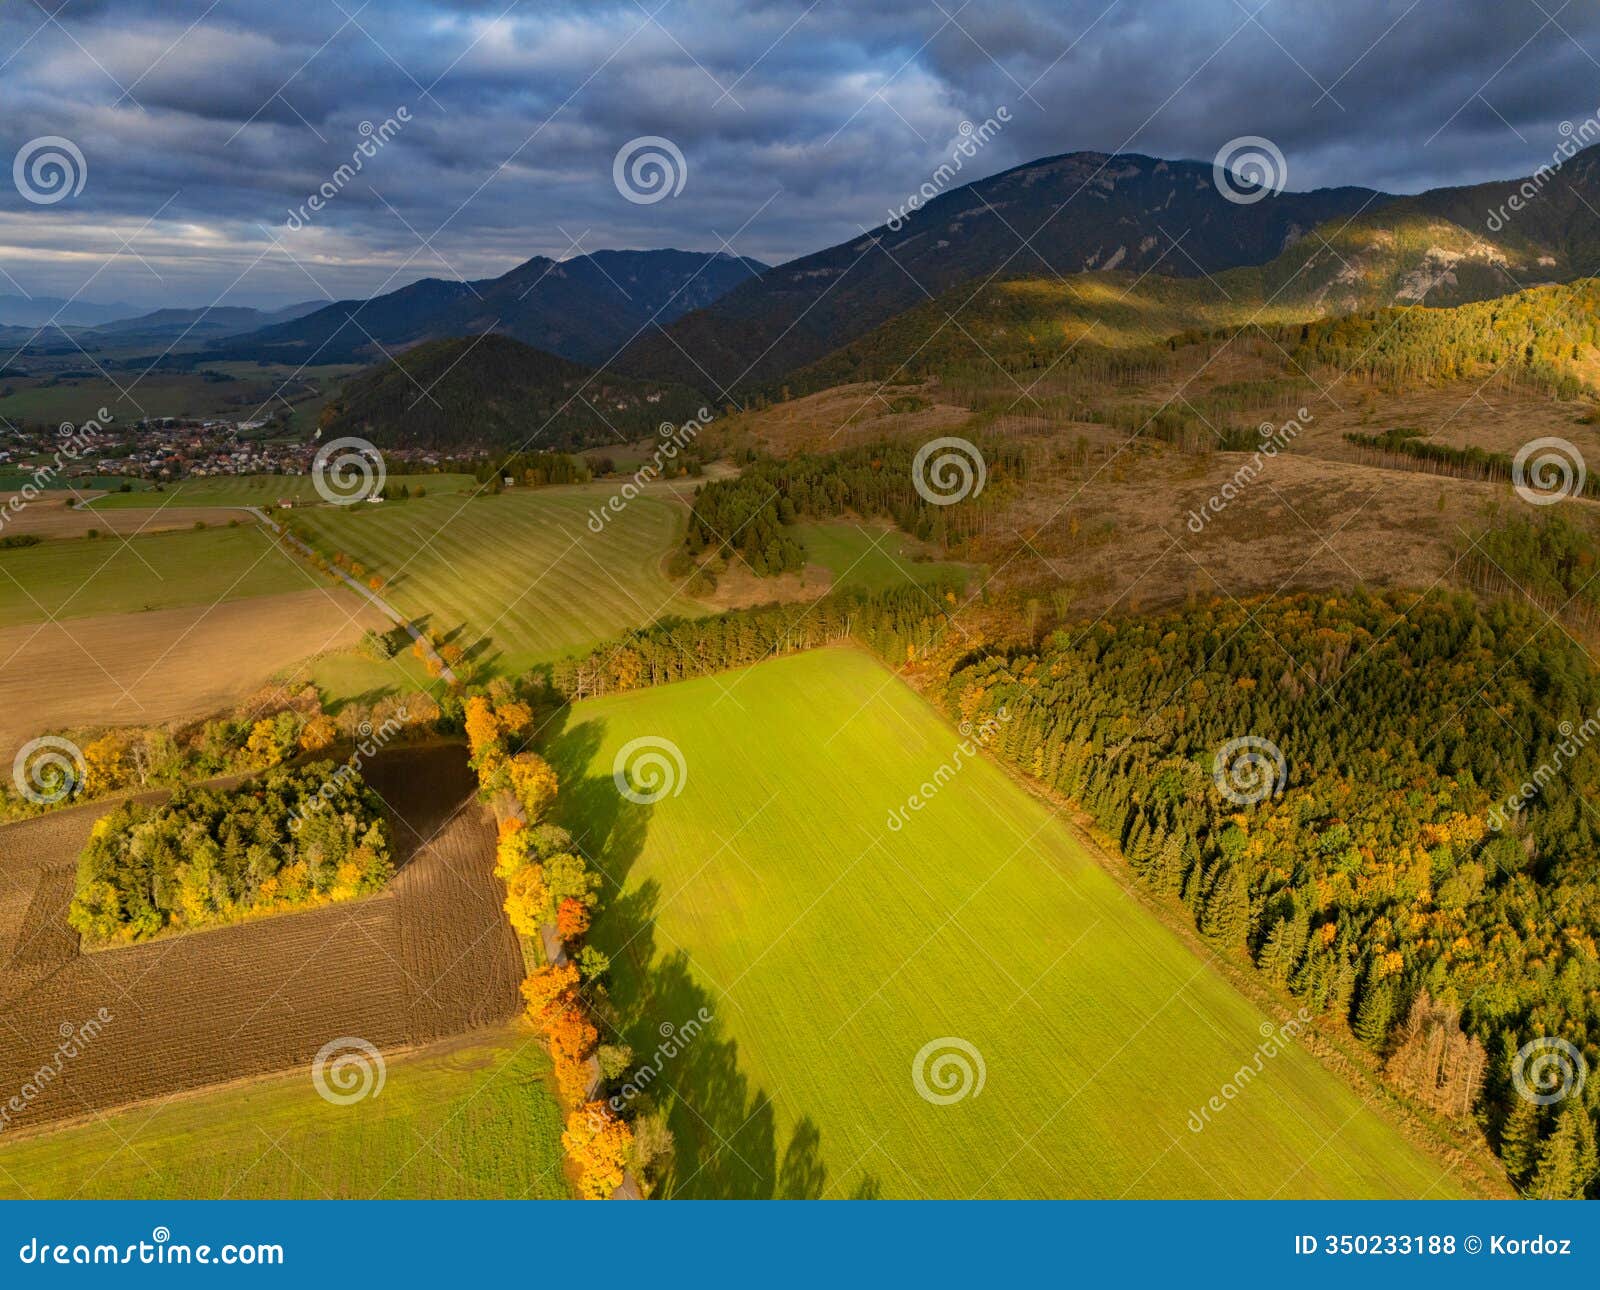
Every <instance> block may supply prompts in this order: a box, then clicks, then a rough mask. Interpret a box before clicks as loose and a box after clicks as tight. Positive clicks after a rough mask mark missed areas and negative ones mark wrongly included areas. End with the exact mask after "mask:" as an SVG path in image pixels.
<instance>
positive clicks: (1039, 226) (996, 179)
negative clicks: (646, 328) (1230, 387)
mask: <svg viewBox="0 0 1600 1290" xmlns="http://www.w3.org/2000/svg"><path fill="white" fill-rule="evenodd" d="M1386 200H1388V199H1387V197H1386V196H1385V195H1384V194H1382V193H1378V192H1374V191H1372V190H1371V189H1365V188H1327V189H1320V190H1318V191H1316V192H1310V193H1283V194H1280V195H1278V196H1271V195H1266V196H1263V197H1262V198H1261V199H1260V200H1258V201H1254V202H1251V203H1248V204H1240V203H1236V202H1233V201H1229V200H1227V199H1226V198H1224V197H1223V196H1222V194H1221V193H1220V192H1219V191H1218V189H1217V186H1216V184H1215V182H1214V181H1213V176H1212V168H1211V166H1210V164H1209V163H1201V162H1195V161H1161V160H1158V159H1156V158H1153V157H1144V156H1137V155H1133V154H1125V155H1117V156H1107V155H1106V154H1104V153H1094V152H1075V153H1068V154H1066V155H1065V156H1060V157H1048V158H1046V159H1044V160H1042V161H1035V162H1031V163H1029V164H1028V165H1025V166H1018V167H1016V168H1015V169H1014V170H1008V171H1005V172H1004V173H1002V174H999V175H994V176H992V177H990V178H988V179H981V180H978V181H976V182H974V183H972V184H968V185H966V186H964V187H961V188H954V189H951V190H950V191H948V192H946V193H943V194H941V195H940V196H938V197H935V198H934V199H933V200H931V201H929V202H928V203H927V204H926V205H925V206H923V207H922V209H920V210H918V211H915V212H913V213H911V214H909V215H907V216H906V217H905V218H904V219H903V221H891V223H898V225H899V226H898V227H897V228H896V227H891V226H890V224H883V225H880V226H879V227H877V228H875V229H873V230H871V231H870V232H866V233H863V235H862V236H861V237H859V238H852V239H851V240H850V241H848V242H844V243H841V244H840V245H838V246H834V247H830V248H828V249H827V250H825V251H818V252H816V253H815V254H813V255H808V256H805V257H803V258H801V259H798V260H793V261H791V262H789V263H788V264H784V265H781V266H779V267H778V268H775V269H772V270H770V271H768V272H767V273H766V274H764V275H763V276H762V277H761V278H759V279H758V280H756V281H754V282H749V283H746V284H745V285H743V286H741V287H738V288H736V289H735V290H733V291H730V292H729V293H728V294H727V295H726V296H724V297H723V298H722V299H721V300H719V301H717V302H716V303H715V304H713V305H711V306H710V307H708V308H705V309H702V310H700V311H699V312H697V313H694V314H690V315H688V316H687V317H685V318H683V319H681V320H680V321H679V322H677V323H675V324H674V325H673V326H672V327H671V328H670V329H669V332H670V338H669V337H668V336H662V335H647V336H643V337H641V338H640V339H639V340H638V341H637V342H636V343H635V344H634V345H633V346H632V347H630V348H629V350H628V351H627V352H626V353H625V354H624V356H623V358H622V360H621V362H620V364H619V365H620V366H621V367H622V368H623V369H624V370H627V371H629V372H631V373H633V374H635V375H642V374H653V375H659V376H671V377H674V378H676V379H679V380H683V381H686V382H698V383H699V384H700V385H701V386H704V385H705V384H706V376H705V375H703V374H702V372H701V370H699V369H703V370H704V372H705V373H709V375H710V377H711V378H712V379H713V380H714V381H716V382H717V383H718V384H719V385H720V386H722V387H725V388H732V387H733V386H735V385H736V384H738V385H742V386H745V387H749V386H753V385H759V384H762V383H763V382H766V381H770V380H771V379H773V378H774V377H776V376H779V375H781V374H782V373H783V372H786V371H789V370H791V369H793V368H795V367H797V366H799V365H801V364H803V363H808V362H811V361H812V360H814V359H817V358H819V357H821V356H822V355H824V354H826V353H828V352H829V351H830V350H832V349H835V348H837V347H838V346H839V345H842V344H844V343H845V342H847V341H849V340H852V339H854V338H855V337H857V336H860V335H862V334H863V333H865V332H866V331H868V330H870V329H871V328H873V327H875V326H876V325H878V324H879V323H882V322H884V321H886V320H887V319H889V318H891V317H893V316H894V315H895V314H898V313H900V312H902V311H903V310H906V309H909V308H912V307H913V306H916V305H919V304H922V303H923V302H925V301H927V300H929V299H930V298H932V297H934V296H937V295H939V294H941V293H943V292H945V291H947V290H949V289H950V288H952V287H955V286H958V285H960V284H962V283H966V282H974V281H980V280H982V279H984V278H986V277H988V276H990V275H993V274H1002V275H1005V276H1009V277H1019V276H1033V275H1045V276H1054V275H1065V274H1072V273H1078V272H1081V271H1084V270H1104V269H1124V270H1128V271H1130V272H1133V273H1139V272H1143V271H1144V270H1147V269H1153V270H1157V271H1159V272H1161V273H1163V274H1171V275H1177V276H1180V277H1184V276H1195V275H1198V274H1200V273H1201V272H1202V271H1203V272H1206V273H1215V272H1218V271H1219V270H1222V269H1227V268H1231V267H1233V266H1235V265H1241V264H1260V263H1262V262H1264V261H1266V260H1270V259H1272V258H1273V257H1274V256H1275V255H1277V254H1278V253H1279V252H1281V251H1282V250H1283V249H1284V248H1285V247H1286V246H1288V245H1290V244H1291V243H1293V242H1294V241H1295V240H1296V239H1298V238H1300V237H1302V236H1303V235H1304V234H1305V233H1306V232H1307V231H1308V230H1310V229H1311V228H1313V227H1314V226H1316V225H1318V224H1321V223H1323V222H1324V221H1326V220H1331V219H1337V218H1346V217H1349V216H1350V215H1353V214H1355V213H1356V212H1358V211H1361V210H1363V209H1365V208H1368V207H1371V206H1374V205H1376V204H1379V203H1381V202H1384V201H1386ZM690 356H692V358H691V357H690ZM708 393H712V394H719V393H720V390H713V391H708Z"/></svg>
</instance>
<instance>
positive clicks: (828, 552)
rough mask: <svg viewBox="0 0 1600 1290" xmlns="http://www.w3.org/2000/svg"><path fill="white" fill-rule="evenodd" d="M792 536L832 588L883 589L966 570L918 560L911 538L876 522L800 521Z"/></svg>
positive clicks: (953, 565) (950, 565)
mask: <svg viewBox="0 0 1600 1290" xmlns="http://www.w3.org/2000/svg"><path fill="white" fill-rule="evenodd" d="M795 536H797V537H798V538H799V539H800V542H801V544H802V545H803V546H804V547H805V552H806V561H807V563H809V564H820V565H822V566H823V567H824V568H826V569H828V570H829V571H830V572H831V573H832V574H833V577H834V583H833V585H834V587H835V589H838V588H843V587H860V588H862V589H864V590H867V591H885V590H887V589H889V588H891V587H901V586H905V585H906V584H907V583H910V582H927V581H929V580H931V579H934V578H937V577H939V576H940V575H941V574H945V573H955V574H962V573H965V572H966V571H967V569H966V566H964V565H959V564H950V563H941V562H936V561H931V560H925V559H924V560H919V559H918V558H917V557H918V555H919V554H920V552H919V549H918V548H919V545H920V544H919V543H918V542H917V541H916V539H915V538H913V537H910V536H909V535H907V534H905V533H901V532H900V531H899V530H897V529H893V528H884V527H883V526H881V525H876V526H870V525H864V524H852V523H847V522H840V523H830V524H800V525H796V526H795Z"/></svg>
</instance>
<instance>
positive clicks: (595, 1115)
mask: <svg viewBox="0 0 1600 1290" xmlns="http://www.w3.org/2000/svg"><path fill="white" fill-rule="evenodd" d="M464 715H465V728H466V734H467V743H468V748H469V750H470V752H471V756H472V765H473V768H474V769H475V770H476V771H477V774H478V783H479V785H480V787H481V788H482V790H483V792H484V794H485V796H487V797H488V798H490V799H491V800H492V801H495V802H496V803H497V806H498V809H497V814H498V815H499V817H500V833H499V843H498V845H497V847H496V851H495V874H496V875H497V876H498V877H499V878H500V879H501V880H502V881H503V882H504V883H505V885H506V899H505V910H506V917H507V918H508V919H509V920H510V922H511V926H512V928H513V929H514V930H515V931H516V932H517V934H518V935H519V936H520V937H522V938H523V939H524V940H525V941H528V942H531V943H532V944H534V945H539V946H541V949H540V951H539V952H540V954H541V955H543V954H544V951H545V950H546V949H547V948H548V947H549V942H546V941H543V940H542V939H541V933H543V934H546V935H549V936H551V937H553V940H554V943H555V944H557V945H559V946H560V952H559V953H558V954H557V955H555V956H554V959H553V960H550V959H547V961H546V962H545V964H544V965H543V966H542V967H539V968H537V969H535V970H534V972H533V973H532V974H531V975H530V976H529V977H528V978H527V980H525V981H524V982H523V983H522V995H523V999H524V1000H525V1002H526V1004H527V1011H528V1017H529V1019H530V1020H531V1021H532V1022H533V1024H534V1025H535V1026H537V1027H538V1029H539V1032H540V1033H541V1034H542V1035H543V1036H544V1039H545V1042H546V1043H547V1044H548V1045H549V1049H550V1058H551V1062H552V1064H553V1066H554V1068H555V1083H556V1092H557V1095H558V1097H559V1099H560V1101H561V1105H562V1109H563V1110H564V1111H565V1112H566V1117H567V1121H566V1128H565V1130H564V1131H563V1133H562V1135H561V1141H562V1146H563V1147H564V1149H565V1150H566V1153H567V1157H568V1159H570V1160H571V1161H572V1165H573V1169H574V1172H575V1173H576V1175H577V1185H578V1190H579V1194H580V1195H582V1196H584V1197H586V1198H588V1199H591V1200H604V1199H606V1198H607V1197H609V1196H610V1195H611V1194H612V1193H613V1192H615V1191H616V1189H617V1188H618V1187H619V1186H620V1185H621V1184H622V1181H623V1177H624V1174H625V1171H626V1170H627V1168H628V1167H629V1165H630V1163H634V1161H633V1155H634V1150H633V1149H634V1134H633V1129H632V1127H631V1125H630V1124H629V1123H628V1122H627V1121H626V1120H625V1119H623V1118H622V1117H621V1116H620V1115H618V1114H617V1113H616V1112H615V1111H614V1110H612V1108H611V1106H610V1104H609V1103H607V1102H606V1101H604V1100H603V1099H599V1098H596V1097H595V1096H593V1094H594V1092H595V1090H596V1088H597V1085H598V1082H599V1081H598V1080H597V1079H596V1072H597V1071H598V1068H599V1063H598V1061H597V1059H596V1053H597V1051H598V1049H599V1047H600V1029H599V1025H598V1024H597V1017H596V1016H595V1014H594V1011H593V1009H592V1008H591V1005H590V1000H589V998H588V997H587V996H586V993H585V991H586V990H599V989H603V980H604V977H605V975H606V972H607V971H608V970H609V968H610V966H611V965H610V962H609V960H608V959H607V958H606V956H605V955H604V954H603V953H602V952H601V951H600V950H599V949H598V948H597V947H595V946H593V945H589V944H587V943H586V942H585V937H586V935H587V933H588V931H589V924H590V921H591V920H592V918H593V916H594V912H595V910H596V907H597V906H598V905H599V899H600V898H599V890H600V875H599V874H597V873H595V872H593V871H592V870H591V869H590V868H589V866H588V865H587V864H586V863H585V862H584V859H583V857H582V856H581V855H579V854H578V853H577V850H576V848H575V847H574V846H573V844H572V838H571V835H570V834H568V833H567V831H566V830H565V829H562V828H559V827H557V826H556V825H554V824H551V823H549V822H547V821H546V818H545V817H546V815H547V813H548V812H549V809H550V806H551V804H552V803H553V802H554V801H555V798H556V793H557V791H558V789H559V784H558V781H557V777H556V773H555V771H554V770H553V769H552V768H551V766H550V764H549V763H548V762H546V761H545V760H544V758H543V757H541V756H539V754H538V753H536V752H534V751H532V750H531V749H530V748H528V746H527V745H528V743H529V742H530V740H531V739H532V736H533V734H534V730H533V710H532V708H531V707H529V705H528V704H527V703H524V702H522V701H520V700H518V699H515V698H513V697H511V695H510V693H509V690H508V689H506V688H502V689H501V692H500V694H499V695H498V696H497V697H496V696H491V695H489V694H475V695H472V696H470V697H469V698H468V699H467V701H466V706H465V714H464ZM511 803H515V805H514V806H513V805H511ZM642 1163H643V1162H641V1165H642ZM641 1172H642V1168H641Z"/></svg>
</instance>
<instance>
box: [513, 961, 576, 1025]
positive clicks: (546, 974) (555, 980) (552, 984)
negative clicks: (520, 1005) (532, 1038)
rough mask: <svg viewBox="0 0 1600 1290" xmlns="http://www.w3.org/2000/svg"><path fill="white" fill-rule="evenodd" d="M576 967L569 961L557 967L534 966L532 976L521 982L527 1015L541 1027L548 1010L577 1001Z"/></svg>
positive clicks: (548, 965)
mask: <svg viewBox="0 0 1600 1290" xmlns="http://www.w3.org/2000/svg"><path fill="white" fill-rule="evenodd" d="M577 991H578V969H577V968H576V967H574V966H573V965H572V964H571V963H563V964H561V965H560V966H559V967H558V966H556V965H554V964H546V965H545V966H544V967H542V968H536V969H535V970H534V973H533V975H532V976H530V977H528V978H527V979H526V980H525V981H523V983H522V998H523V1001H524V1002H525V1003H526V1004H527V1005H528V1016H529V1017H530V1018H531V1019H532V1020H533V1021H534V1022H536V1023H537V1024H538V1025H539V1026H540V1027H541V1028H542V1027H543V1025H544V1020H545V1017H546V1016H547V1015H549V1013H550V1012H552V1011H553V1010H555V1009H557V1008H564V1007H568V1006H570V1005H571V1004H573V1003H575V1002H576V1001H577V997H578V993H577Z"/></svg>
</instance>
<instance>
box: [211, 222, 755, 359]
mask: <svg viewBox="0 0 1600 1290" xmlns="http://www.w3.org/2000/svg"><path fill="white" fill-rule="evenodd" d="M765 267H766V266H765V265H763V264H761V263H759V262H758V261H755V260H748V259H740V258H737V257H735V256H731V255H724V254H722V253H720V252H718V253H715V254H711V253H704V252H698V251H670V250H669V251H596V252H595V253H594V254H592V255H584V256H577V257H575V258H573V259H570V260H561V261H556V260H551V259H548V258H546V257H544V256H536V257H535V258H533V259H531V260H529V261H527V262H526V263H524V264H520V265H518V266H517V267H516V268H515V269H512V270H511V271H510V272H509V273H506V274H504V275H503V276H501V277H498V278H485V279H482V280H480V281H477V282H447V281H443V280H441V279H438V278H429V279H425V280H424V281H422V282H417V283H413V284H412V285H411V286H408V287H402V288H401V289H400V290H398V291H391V292H389V293H387V294H386V295H382V296H377V297H374V298H373V299H371V300H342V301H339V302H338V303H336V304H332V305H327V306H326V307H324V308H322V309H318V310H316V311H315V312H313V313H310V314H308V315H306V316H305V317H302V318H299V319H296V320H295V321H293V322H288V323H283V324H280V325H278V326H273V327H266V328H263V329H262V330H259V331H255V332H251V333H249V334H248V335H244V336H239V337H236V338H234V339H231V340H227V341H223V342H220V343H218V344H216V345H213V346H212V352H211V353H209V354H208V355H207V357H208V358H212V359H215V358H252V359H253V358H271V359H278V360H284V361H291V362H295V363H301V362H308V361H314V362H319V363H335V362H352V361H370V360H372V359H375V358H381V357H383V353H384V352H385V351H389V352H393V351H394V350H396V349H399V348H403V347H404V346H407V345H411V344H415V343H418V342H420V341H427V340H437V339H442V338H445V337H451V336H474V335H480V334H482V333H484V332H497V333H501V334H504V335H507V336H511V337H514V338H515V339H517V340H520V341H524V342H526V343H527V344H529V345H533V346H536V347H538V348H539V349H542V350H546V351H548V352H550V353H552V354H559V355H561V356H562V357H564V358H568V359H572V360H574V361H577V362H584V363H603V362H605V361H607V360H609V359H610V358H612V357H613V356H614V355H615V354H616V352H617V351H618V350H619V349H621V348H622V346H623V345H625V344H626V343H627V342H628V341H629V340H631V339H632V338H633V337H634V336H635V335H637V334H639V333H640V332H641V331H646V330H650V329H651V328H652V319H654V320H655V321H656V322H658V323H662V324H665V323H669V322H672V321H673V320H675V319H677V318H680V317H681V316H682V315H684V314H686V313H688V312H689V311H690V310H692V309H698V308H701V307H702V306H704V305H707V304H710V303H711V302H712V301H715V300H717V299H718V298H720V297H721V296H722V295H723V294H724V293H725V292H727V291H728V290H730V289H731V288H733V287H735V286H737V285H738V284H739V283H741V282H744V281H746V280H747V279H749V278H751V277H754V276H755V275H756V274H759V273H761V272H762V271H763V270H764V269H765Z"/></svg>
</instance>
